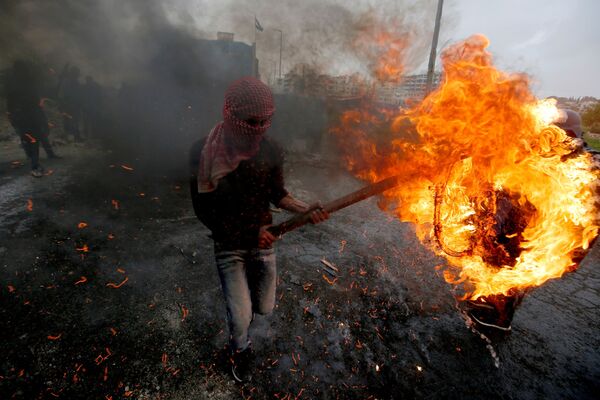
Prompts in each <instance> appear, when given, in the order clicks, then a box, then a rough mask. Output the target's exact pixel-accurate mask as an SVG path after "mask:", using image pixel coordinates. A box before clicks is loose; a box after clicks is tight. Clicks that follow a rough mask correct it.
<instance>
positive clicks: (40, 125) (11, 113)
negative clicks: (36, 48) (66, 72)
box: [6, 60, 59, 178]
mask: <svg viewBox="0 0 600 400" xmlns="http://www.w3.org/2000/svg"><path fill="white" fill-rule="evenodd" d="M6 109H7V111H8V119H9V121H10V123H11V125H12V126H13V128H14V129H15V131H16V132H17V134H18V135H19V137H20V138H21V145H22V146H23V150H25V154H27V157H28V158H29V160H30V161H31V175H33V176H34V177H36V178H39V177H41V176H43V174H44V169H43V167H42V166H41V165H40V162H39V144H40V143H41V144H42V146H43V147H44V150H45V151H46V154H47V155H48V158H59V157H58V156H57V155H56V154H55V153H54V151H53V150H52V146H51V145H50V142H49V141H48V133H49V130H48V119H47V118H46V114H45V113H44V110H43V108H42V96H41V78H40V74H36V71H35V68H34V66H33V65H32V64H31V63H29V62H27V61H24V60H17V61H15V63H14V64H13V67H12V70H11V71H10V73H9V75H8V79H7V81H6Z"/></svg>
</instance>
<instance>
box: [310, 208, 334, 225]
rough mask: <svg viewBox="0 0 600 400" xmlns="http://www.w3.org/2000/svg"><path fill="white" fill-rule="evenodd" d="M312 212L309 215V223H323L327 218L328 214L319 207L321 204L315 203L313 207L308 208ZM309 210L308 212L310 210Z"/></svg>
mask: <svg viewBox="0 0 600 400" xmlns="http://www.w3.org/2000/svg"><path fill="white" fill-rule="evenodd" d="M310 209H312V212H311V213H310V223H311V224H318V223H319V222H323V221H325V220H326V219H328V218H329V213H328V212H327V211H325V210H324V209H323V207H321V203H317V204H315V205H314V206H312V207H310ZM310 209H309V210H310Z"/></svg>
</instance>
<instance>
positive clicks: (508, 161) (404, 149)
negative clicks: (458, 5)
mask: <svg viewBox="0 0 600 400" xmlns="http://www.w3.org/2000/svg"><path fill="white" fill-rule="evenodd" d="M488 44H489V42H488V40H487V38H485V37H484V36H482V35H476V36H473V37H471V38H469V39H467V40H466V41H464V42H461V43H458V44H455V45H454V46H452V47H450V48H448V49H447V50H445V51H444V52H443V53H442V57H441V58H442V62H443V68H444V69H443V80H442V84H441V86H440V87H439V88H438V89H437V90H435V91H434V92H432V93H431V94H429V95H428V96H427V97H426V98H425V99H424V100H423V101H422V102H421V103H419V104H417V105H415V106H414V107H413V108H412V109H409V110H406V111H404V112H402V111H400V112H394V113H392V114H390V113H389V111H388V112H376V111H374V110H368V109H361V110H351V111H348V112H346V113H344V114H343V115H342V117H341V118H340V122H339V125H338V126H336V127H334V128H333V129H332V132H333V133H334V134H336V135H337V136H338V137H340V138H341V139H343V141H342V142H345V143H351V146H352V148H350V147H343V144H342V148H343V150H345V152H346V156H347V164H348V167H349V169H350V170H351V171H353V172H354V173H355V174H356V175H357V176H358V177H360V178H362V179H365V180H369V181H377V180H380V179H382V178H385V177H388V176H392V175H400V176H401V179H402V182H403V184H402V185H400V186H399V187H398V188H395V189H393V190H389V191H387V192H386V193H385V201H384V203H383V204H382V206H383V207H384V208H385V209H386V210H387V211H389V212H393V213H394V214H396V215H397V216H398V217H399V218H400V219H401V220H403V221H409V222H412V223H414V224H416V227H417V234H418V237H419V238H420V239H421V241H423V242H424V243H432V242H433V240H432V239H436V241H435V242H436V244H433V245H432V247H433V249H434V251H435V252H436V253H438V254H440V255H443V256H444V257H446V259H447V260H448V263H449V267H448V269H447V270H446V271H444V272H445V273H444V277H445V279H446V280H447V281H448V282H451V283H454V284H462V287H463V288H464V290H465V292H466V297H468V298H472V299H477V298H479V297H482V296H488V295H497V294H504V295H507V294H509V293H510V292H511V291H512V290H518V289H523V288H527V287H532V286H539V285H541V284H543V283H544V282H546V281H547V280H549V279H554V278H558V277H560V276H562V274H563V273H564V272H566V271H569V270H572V269H574V268H575V267H576V265H577V262H578V261H579V260H580V259H581V255H582V252H583V251H585V250H587V249H588V248H589V246H590V243H591V242H592V241H593V240H594V239H595V238H596V236H597V234H598V215H597V210H596V207H595V204H594V202H595V195H596V194H595V192H594V186H596V185H597V184H598V178H599V176H600V174H599V172H598V170H597V169H596V168H595V167H594V162H593V159H592V156H591V155H590V154H588V153H586V152H583V151H578V148H577V143H576V142H574V141H573V140H572V139H570V138H569V137H568V136H567V135H566V134H565V132H564V131H562V130H561V129H559V128H558V127H556V126H553V125H551V123H552V121H553V119H554V117H555V116H556V115H557V113H558V110H557V109H556V104H555V103H554V102H551V101H539V100H538V99H536V98H535V96H534V95H533V94H532V93H531V91H530V88H529V81H528V78H527V77H526V76H525V75H523V74H509V73H505V72H502V71H500V70H498V69H496V68H495V67H494V66H493V63H492V57H491V55H490V53H488V52H487V51H486V48H487V46H488ZM348 136H350V138H349V137H348ZM346 146H349V145H348V144H346ZM511 209H516V210H517V211H516V214H518V215H519V216H522V217H523V218H522V220H520V222H519V223H521V224H522V226H521V227H520V228H518V227H510V228H511V229H512V230H510V231H507V232H504V237H503V239H504V240H505V241H507V242H511V241H513V242H514V243H517V247H518V254H513V261H514V262H513V263H507V262H506V257H505V258H502V257H500V258H499V259H494V260H491V259H490V256H489V249H490V248H491V247H494V248H495V249H496V250H498V249H500V250H498V251H503V250H504V249H505V247H503V246H508V245H506V244H502V245H501V244H499V243H496V242H493V240H491V239H490V238H493V237H494V232H496V231H498V230H500V229H501V226H500V225H501V223H502V221H501V220H499V218H500V217H499V214H500V213H501V212H502V211H503V210H504V211H506V210H511ZM516 214H515V215H516ZM513 217H514V216H513ZM513 219H514V218H513ZM517 225H518V224H517ZM492 242H493V243H492ZM492 245H493V246H492ZM513 250H514V249H513ZM505 253H506V252H505Z"/></svg>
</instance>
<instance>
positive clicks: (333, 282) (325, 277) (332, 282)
mask: <svg viewBox="0 0 600 400" xmlns="http://www.w3.org/2000/svg"><path fill="white" fill-rule="evenodd" d="M321 276H322V277H323V279H325V281H326V282H327V283H329V284H330V285H334V284H335V282H337V280H338V278H334V279H333V280H331V279H329V278H328V277H327V275H325V274H323V275H321Z"/></svg>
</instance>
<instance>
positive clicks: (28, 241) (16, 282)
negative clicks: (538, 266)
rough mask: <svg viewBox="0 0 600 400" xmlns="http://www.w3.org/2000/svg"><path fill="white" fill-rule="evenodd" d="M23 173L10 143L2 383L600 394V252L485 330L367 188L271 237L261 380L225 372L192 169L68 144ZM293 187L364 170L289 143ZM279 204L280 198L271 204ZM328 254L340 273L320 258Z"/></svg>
mask: <svg viewBox="0 0 600 400" xmlns="http://www.w3.org/2000/svg"><path fill="white" fill-rule="evenodd" d="M59 151H60V152H61V153H62V154H63V155H65V158H64V159H63V160H57V161H53V162H49V163H47V167H48V168H51V169H52V170H53V173H52V174H51V175H49V176H46V177H44V178H42V179H35V178H33V177H31V176H29V174H28V168H27V166H25V165H20V164H19V163H18V162H15V163H12V162H13V161H24V159H23V155H22V151H21V150H20V149H19V148H18V146H17V145H16V144H15V143H14V142H10V143H2V144H0V303H1V306H0V321H2V323H1V324H2V325H1V328H0V353H1V354H2V359H1V361H0V398H1V399H5V398H6V399H56V398H59V399H60V398H62V399H106V400H110V399H113V400H116V399H121V398H135V399H203V398H208V399H231V398H255V399H261V398H269V399H280V400H281V399H288V400H290V399H315V398H324V399H335V398H340V399H368V398H372V399H374V398H377V399H395V398H427V399H431V398H433V399H435V398H440V399H447V398H455V399H459V398H461V399H462V398H466V397H468V398H486V399H489V398H499V399H513V398H514V399H538V398H547V399H587V398H589V399H592V398H597V393H600V383H599V382H600V350H599V349H600V315H599V313H598V307H599V306H600V272H599V269H598V264H599V261H600V254H599V250H598V246H596V247H595V248H594V249H592V251H591V252H590V254H588V256H587V258H586V259H585V260H584V262H583V263H582V265H581V266H580V268H579V269H578V270H577V271H575V272H573V273H569V274H567V275H566V276H564V277H563V278H562V279H560V280H555V281H552V282H549V283H547V284H546V285H544V286H543V287H540V288H537V289H535V290H533V291H532V292H531V293H530V294H529V295H528V296H527V297H526V298H525V300H524V302H523V304H522V305H521V307H520V308H519V309H518V310H517V313H516V315H515V318H514V321H513V331H512V333H511V334H510V335H509V336H508V337H506V338H504V340H502V341H498V342H495V343H493V344H491V345H490V344H489V343H488V342H486V341H485V340H483V339H482V338H480V337H479V336H477V335H476V334H474V333H473V332H472V331H471V330H469V329H468V328H467V326H466V323H465V321H464V319H463V318H462V317H461V315H460V313H459V312H458V310H457V308H456V301H455V299H454V297H453V296H452V294H451V290H452V288H451V287H450V286H449V285H447V284H446V283H444V282H443V279H442V277H441V272H440V271H439V269H436V266H439V265H443V264H444V263H443V260H441V259H439V258H437V257H435V256H434V255H433V254H432V253H431V252H430V251H428V250H426V249H425V248H424V246H423V245H422V244H420V243H419V242H418V240H417V239H416V237H415V234H414V230H413V228H412V227H411V226H410V225H409V224H403V223H400V222H398V221H397V220H395V219H393V218H391V217H389V216H388V215H386V214H384V213H383V212H381V211H380V210H379V209H378V208H377V205H376V201H375V200H374V199H372V200H369V201H365V202H363V203H361V204H358V205H355V206H353V207H351V208H349V209H346V210H343V211H341V212H339V213H337V214H335V215H334V216H332V218H331V219H330V220H329V221H327V222H326V223H324V224H321V225H319V226H308V227H304V228H302V229H300V230H298V231H296V232H293V233H290V234H289V235H287V236H286V237H284V239H283V240H282V241H281V242H280V243H278V246H277V254H278V266H279V286H278V291H277V299H278V300H277V306H276V309H275V311H274V313H273V315H271V316H269V317H266V318H264V317H263V318H258V319H257V320H256V321H255V323H254V325H253V327H252V335H253V340H254V347H255V350H256V353H257V359H256V367H255V371H254V377H255V378H254V381H253V382H252V383H251V384H246V385H243V386H240V385H236V384H234V383H233V382H232V380H231V379H230V377H229V376H228V374H227V372H226V367H227V360H226V358H227V357H226V351H225V345H226V342H227V331H226V325H225V307H224V304H223V300H222V297H221V289H220V286H219V281H218V277H217V273H216V270H215V267H214V261H213V258H212V243H211V241H210V239H208V237H207V234H208V232H207V231H206V229H205V228H204V227H203V226H202V225H201V224H200V223H199V222H198V221H197V220H196V219H195V217H194V215H193V212H192V209H191V204H190V201H189V198H188V188H187V182H186V181H185V176H183V175H179V176H178V175H173V174H166V173H162V172H160V170H158V172H157V170H154V172H148V171H147V170H144V171H142V169H141V168H140V167H139V165H138V162H137V161H136V160H135V159H124V158H121V159H120V158H118V157H117V156H116V155H114V154H110V153H108V152H104V151H101V150H98V149H95V150H90V149H88V148H86V147H74V146H73V145H65V146H63V147H61V148H59ZM286 176H287V183H288V187H289V188H290V189H291V191H292V192H293V193H295V194H296V195H297V196H298V197H300V198H303V199H305V200H316V199H321V200H323V201H327V200H331V199H333V198H335V197H336V196H338V195H341V194H345V193H346V192H348V191H350V190H352V189H354V188H357V187H359V186H360V183H359V182H357V181H355V180H354V179H353V178H351V177H350V176H348V175H347V174H345V173H343V172H340V170H339V169H338V168H336V167H334V166H332V165H330V164H327V163H324V162H318V161H309V160H307V159H303V160H299V159H296V160H295V161H294V160H293V159H292V160H291V161H290V162H288V164H287V167H286ZM276 217H277V218H279V219H281V218H284V217H285V215H284V214H278V215H276ZM323 258H324V259H327V260H328V261H330V262H332V263H334V264H335V265H336V266H337V267H338V269H339V272H338V273H337V276H334V275H333V274H330V273H329V272H327V271H326V270H324V269H323V265H322V264H321V262H320V260H321V259H323Z"/></svg>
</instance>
